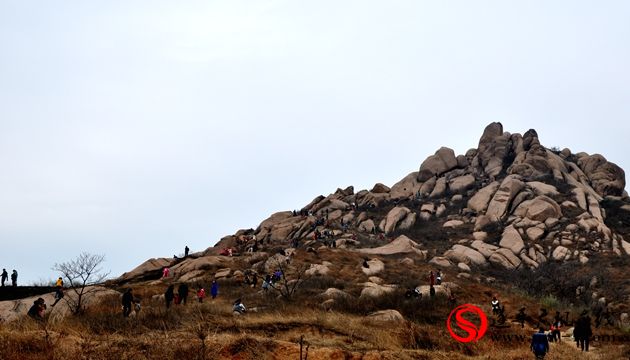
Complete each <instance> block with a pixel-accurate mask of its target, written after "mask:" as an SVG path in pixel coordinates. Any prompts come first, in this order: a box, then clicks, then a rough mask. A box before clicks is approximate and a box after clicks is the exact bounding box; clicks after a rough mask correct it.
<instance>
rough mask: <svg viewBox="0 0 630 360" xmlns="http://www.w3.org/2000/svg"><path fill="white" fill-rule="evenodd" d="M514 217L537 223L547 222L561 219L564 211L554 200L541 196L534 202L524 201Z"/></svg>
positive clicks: (533, 200)
mask: <svg viewBox="0 0 630 360" xmlns="http://www.w3.org/2000/svg"><path fill="white" fill-rule="evenodd" d="M514 215H516V216H518V217H521V218H528V219H531V220H536V221H545V220H547V219H549V218H556V219H559V218H561V217H562V209H561V208H560V205H558V203H557V202H555V201H554V200H553V199H552V198H550V197H547V196H545V195H541V196H537V197H536V198H534V199H532V200H526V201H523V202H522V203H521V204H520V205H519V206H518V207H517V208H516V210H515V211H514Z"/></svg>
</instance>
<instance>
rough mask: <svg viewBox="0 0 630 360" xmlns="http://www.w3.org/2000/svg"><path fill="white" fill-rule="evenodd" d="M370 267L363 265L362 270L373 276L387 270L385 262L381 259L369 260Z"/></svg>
mask: <svg viewBox="0 0 630 360" xmlns="http://www.w3.org/2000/svg"><path fill="white" fill-rule="evenodd" d="M367 264H368V267H365V266H361V270H362V271H363V273H364V274H365V275H367V276H372V275H376V274H378V273H380V272H381V271H383V270H385V263H383V262H382V261H381V260H379V259H372V260H369V261H368V262H367Z"/></svg>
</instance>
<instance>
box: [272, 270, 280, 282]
mask: <svg viewBox="0 0 630 360" xmlns="http://www.w3.org/2000/svg"><path fill="white" fill-rule="evenodd" d="M280 279H282V271H280V269H276V272H274V273H273V278H272V279H271V280H272V281H273V282H274V283H275V282H278V281H280Z"/></svg>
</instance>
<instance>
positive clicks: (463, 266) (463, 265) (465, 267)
mask: <svg viewBox="0 0 630 360" xmlns="http://www.w3.org/2000/svg"><path fill="white" fill-rule="evenodd" d="M457 268H458V269H459V270H461V271H464V272H470V266H468V265H466V263H463V262H460V263H459V264H457Z"/></svg>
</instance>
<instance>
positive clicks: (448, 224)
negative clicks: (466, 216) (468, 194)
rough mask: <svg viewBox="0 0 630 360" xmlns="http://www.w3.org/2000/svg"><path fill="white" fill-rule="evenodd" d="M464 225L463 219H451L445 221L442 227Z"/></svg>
mask: <svg viewBox="0 0 630 360" xmlns="http://www.w3.org/2000/svg"><path fill="white" fill-rule="evenodd" d="M462 225H464V222H463V221H461V220H449V221H447V222H445V223H444V225H442V227H445V228H454V227H458V226H462Z"/></svg>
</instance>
